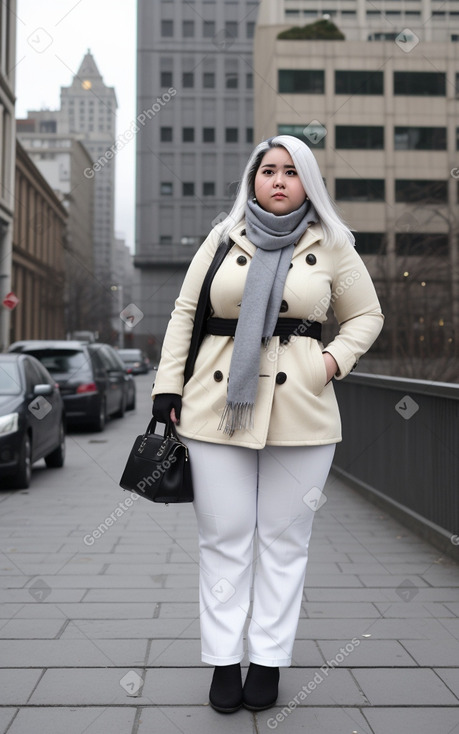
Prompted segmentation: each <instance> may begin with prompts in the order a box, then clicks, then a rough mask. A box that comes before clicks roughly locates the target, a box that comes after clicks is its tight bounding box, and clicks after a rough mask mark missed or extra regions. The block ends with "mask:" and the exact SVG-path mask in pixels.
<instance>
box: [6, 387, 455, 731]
mask: <svg viewBox="0 0 459 734" xmlns="http://www.w3.org/2000/svg"><path fill="white" fill-rule="evenodd" d="M137 384H138V391H139V400H138V404H141V403H142V399H141V398H142V391H143V390H146V392H148V390H147V385H148V377H147V376H146V377H145V378H139V380H138V383H137ZM148 415H149V405H148V404H147V405H146V408H145V409H144V411H143V412H142V411H141V410H138V411H137V413H135V414H129V413H128V414H127V416H126V418H125V419H124V420H122V421H113V422H111V423H110V424H109V425H108V426H107V429H106V432H105V433H103V434H89V433H77V434H71V435H70V436H69V437H68V459H67V463H66V467H65V469H64V470H54V471H50V470H45V469H44V468H41V465H39V468H37V469H36V470H35V471H34V476H33V481H32V485H31V487H30V489H29V490H26V491H17V492H0V509H1V519H0V549H1V551H2V553H1V564H0V569H1V578H0V583H1V596H2V600H3V602H4V604H3V606H2V611H1V619H0V666H1V668H0V691H1V693H0V703H1V707H0V732H1V733H2V734H3V733H6V732H8V734H35V733H37V734H39V733H41V732H44V733H45V732H46V734H105V732H110V734H153V733H155V734H156V733H157V732H158V733H161V734H180V733H183V734H198V733H199V734H214V733H215V734H217V733H218V734H233V733H234V734H249V733H250V734H266V733H267V732H270V731H274V730H277V731H278V732H282V734H298V733H300V732H305V733H306V732H307V734H354V733H356V732H357V734H459V619H458V615H459V566H458V565H457V564H455V563H454V562H453V561H452V560H450V559H448V558H447V557H441V556H440V553H439V552H438V551H437V550H436V549H435V548H433V547H432V546H430V545H428V544H427V543H425V542H423V541H422V540H420V539H418V538H417V537H416V536H415V535H414V534H413V533H411V532H410V531H409V530H407V529H405V528H404V527H403V526H401V525H400V524H398V523H397V522H395V521H394V520H392V519H391V518H390V516H388V515H387V514H385V513H384V512H383V511H381V510H380V509H379V508H377V507H375V506H374V505H372V504H370V503H367V502H366V501H365V500H364V499H362V497H361V496H360V495H359V494H357V493H355V492H354V491H353V490H352V489H350V488H349V487H348V486H346V485H345V484H344V483H343V482H342V481H341V480H339V479H337V478H336V477H335V476H333V474H332V475H330V478H329V481H328V483H327V487H326V489H325V494H326V497H327V501H326V502H325V504H324V505H323V506H322V507H320V509H319V510H318V511H317V516H316V518H315V523H314V529H313V535H312V541H311V552H310V561H309V565H308V573H307V577H306V586H305V595H304V604H303V608H302V615H301V619H300V623H299V628H298V634H297V642H296V646H295V649H294V664H293V666H292V667H291V668H289V669H283V670H282V671H281V685H280V696H279V701H278V705H277V706H276V707H275V708H273V709H270V710H268V711H264V712H262V713H260V714H257V715H254V714H252V713H250V712H248V711H246V710H241V711H239V712H237V713H236V714H233V715H229V716H224V715H220V714H217V713H216V712H215V711H213V710H212V709H211V708H210V706H209V705H208V698H207V696H208V689H209V685H210V679H211V672H212V669H211V668H210V667H209V666H207V665H204V664H203V663H201V662H200V645H199V612H198V603H197V599H198V592H197V585H198V563H197V531H196V522H195V517H194V513H193V509H192V506H190V505H182V506H179V507H172V506H170V507H165V506H162V505H153V504H151V503H148V502H146V501H144V500H142V499H139V500H137V501H136V502H134V503H133V505H132V506H131V507H125V508H124V509H122V508H121V509H120V505H119V503H121V502H123V501H125V500H126V499H127V498H128V497H129V494H128V493H127V492H123V491H122V490H121V489H120V488H119V487H118V486H117V484H118V479H119V476H120V474H121V470H122V468H123V466H124V463H125V460H126V458H127V453H128V452H129V449H130V446H131V444H132V442H133V439H134V436H135V435H136V434H137V433H138V432H140V431H141V430H143V428H144V427H145V425H146V421H147V419H148ZM117 508H118V515H119V516H117V515H116V514H115V517H116V520H114V521H113V524H112V526H111V527H108V528H107V530H106V532H104V533H102V534H101V537H98V538H95V537H94V535H93V531H94V530H96V528H97V526H98V525H100V524H101V523H102V522H104V520H105V518H106V517H108V516H109V515H110V514H111V513H115V510H116V509H117ZM96 534H97V533H96ZM85 538H86V542H85ZM244 665H247V663H246V662H245V663H244ZM289 702H290V705H289Z"/></svg>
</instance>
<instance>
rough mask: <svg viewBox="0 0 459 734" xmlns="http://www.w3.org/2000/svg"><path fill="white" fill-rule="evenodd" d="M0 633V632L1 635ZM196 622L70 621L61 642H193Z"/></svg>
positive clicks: (180, 620) (186, 620)
mask: <svg viewBox="0 0 459 734" xmlns="http://www.w3.org/2000/svg"><path fill="white" fill-rule="evenodd" d="M0 634H1V632H0ZM199 634H200V632H199V620H197V619H193V620H189V619H173V620H170V619H136V620H135V621H133V622H131V621H130V620H128V619H122V620H87V619H80V620H76V621H75V622H73V621H71V622H70V623H69V624H68V626H67V627H66V628H65V630H64V632H63V633H62V635H61V638H60V639H67V640H69V639H70V640H71V639H80V638H81V637H82V636H84V637H87V638H89V639H91V640H97V639H105V638H111V639H117V638H125V639H132V640H134V639H139V638H148V637H151V638H161V637H175V638H179V637H180V638H183V639H190V638H191V639H195V638H197V637H199Z"/></svg>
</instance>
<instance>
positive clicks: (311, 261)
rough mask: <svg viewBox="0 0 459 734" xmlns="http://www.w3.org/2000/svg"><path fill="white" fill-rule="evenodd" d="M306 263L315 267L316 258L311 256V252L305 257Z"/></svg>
mask: <svg viewBox="0 0 459 734" xmlns="http://www.w3.org/2000/svg"><path fill="white" fill-rule="evenodd" d="M306 262H307V264H308V265H315V264H316V262H317V258H316V256H315V255H313V254H312V252H310V253H309V255H306Z"/></svg>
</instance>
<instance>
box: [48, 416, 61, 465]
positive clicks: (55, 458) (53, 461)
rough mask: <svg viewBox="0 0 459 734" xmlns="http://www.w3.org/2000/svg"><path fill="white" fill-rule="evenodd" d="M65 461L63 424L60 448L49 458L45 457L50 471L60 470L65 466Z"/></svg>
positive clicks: (49, 455)
mask: <svg viewBox="0 0 459 734" xmlns="http://www.w3.org/2000/svg"><path fill="white" fill-rule="evenodd" d="M64 461H65V430H64V424H63V423H61V427H60V429H59V446H58V447H57V449H54V451H52V452H51V453H50V454H48V456H45V462H46V466H47V467H49V468H50V469H60V468H61V467H62V466H64Z"/></svg>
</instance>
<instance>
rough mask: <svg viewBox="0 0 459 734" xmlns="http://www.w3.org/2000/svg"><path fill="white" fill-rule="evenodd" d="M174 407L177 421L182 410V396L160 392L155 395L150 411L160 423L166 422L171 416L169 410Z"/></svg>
mask: <svg viewBox="0 0 459 734" xmlns="http://www.w3.org/2000/svg"><path fill="white" fill-rule="evenodd" d="M172 408H174V409H175V417H176V418H177V422H178V421H179V420H180V413H181V411H182V396H181V395H176V394H175V393H162V394H159V395H155V398H154V400H153V408H152V413H153V417H154V418H156V420H157V421H159V422H160V423H168V422H169V420H170V417H171V410H172Z"/></svg>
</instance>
